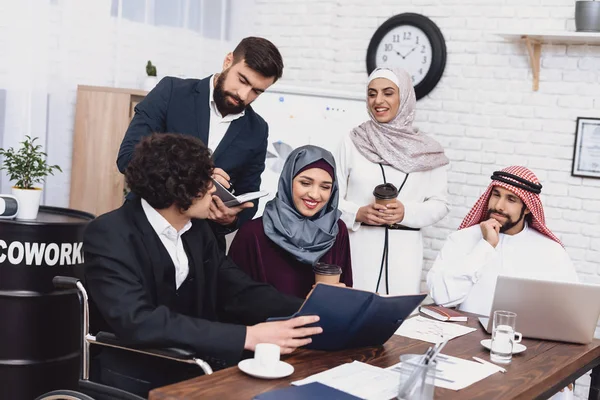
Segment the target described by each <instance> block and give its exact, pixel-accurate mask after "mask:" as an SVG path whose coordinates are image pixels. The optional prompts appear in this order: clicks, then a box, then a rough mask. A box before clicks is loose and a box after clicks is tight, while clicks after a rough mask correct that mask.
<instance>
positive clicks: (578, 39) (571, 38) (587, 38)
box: [496, 31, 600, 91]
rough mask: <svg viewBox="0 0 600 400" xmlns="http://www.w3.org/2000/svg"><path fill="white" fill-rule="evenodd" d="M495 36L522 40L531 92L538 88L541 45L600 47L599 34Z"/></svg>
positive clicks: (526, 33)
mask: <svg viewBox="0 0 600 400" xmlns="http://www.w3.org/2000/svg"><path fill="white" fill-rule="evenodd" d="M496 35H498V36H501V37H503V38H504V39H505V40H510V41H516V40H522V41H524V42H525V46H527V52H528V53H529V61H530V64H531V71H532V72H533V90H534V91H537V90H538V89H539V88H540V59H541V56H542V44H544V43H551V44H588V45H600V32H556V31H546V32H544V31H532V32H520V33H517V32H496Z"/></svg>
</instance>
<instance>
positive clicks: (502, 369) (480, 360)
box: [473, 357, 506, 374]
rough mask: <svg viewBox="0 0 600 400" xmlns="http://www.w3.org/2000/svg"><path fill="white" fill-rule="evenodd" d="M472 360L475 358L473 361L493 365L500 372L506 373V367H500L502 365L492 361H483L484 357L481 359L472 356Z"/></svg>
mask: <svg viewBox="0 0 600 400" xmlns="http://www.w3.org/2000/svg"><path fill="white" fill-rule="evenodd" d="M473 360H475V361H479V362H480V363H482V364H487V365H493V366H494V367H496V369H498V370H499V371H500V372H502V373H503V374H504V373H506V369H504V368H502V367H501V366H499V365H496V364H494V363H491V362H489V361H485V360H484V359H482V358H479V357H473Z"/></svg>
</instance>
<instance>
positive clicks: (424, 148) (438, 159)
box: [350, 68, 449, 174]
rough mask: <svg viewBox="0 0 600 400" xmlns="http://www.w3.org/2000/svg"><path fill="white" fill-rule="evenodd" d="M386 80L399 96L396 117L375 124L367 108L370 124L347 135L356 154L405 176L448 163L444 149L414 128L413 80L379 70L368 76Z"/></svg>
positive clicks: (396, 71)
mask: <svg viewBox="0 0 600 400" xmlns="http://www.w3.org/2000/svg"><path fill="white" fill-rule="evenodd" d="M377 78H385V79H388V80H390V81H391V82H393V83H394V84H395V85H396V86H397V87H398V90H399V92H400V107H398V114H397V115H396V117H395V118H394V119H393V120H391V121H389V122H385V123H381V122H378V121H377V120H376V119H375V117H374V116H373V114H372V113H371V109H370V107H369V104H368V101H367V111H368V113H369V116H370V117H371V120H370V121H366V122H363V123H362V124H360V125H359V126H357V127H356V128H354V129H353V130H352V132H351V134H350V137H351V138H352V142H353V143H354V145H355V146H356V148H357V149H358V151H359V152H360V153H361V154H362V155H363V156H365V157H366V158H367V159H368V160H369V161H371V162H375V163H381V164H384V165H390V166H392V167H394V168H395V169H397V170H400V171H402V172H404V173H407V174H409V173H411V172H418V171H429V170H432V169H434V168H438V167H441V166H443V165H446V164H448V163H449V161H448V158H447V157H446V156H445V155H444V149H443V148H442V146H441V145H440V144H439V143H438V142H437V141H436V140H434V139H432V138H430V137H429V136H427V135H425V134H423V132H420V131H418V130H416V129H415V128H413V126H412V123H413V121H414V119H415V107H416V104H417V99H416V96H415V89H414V88H413V85H412V80H411V78H410V75H409V74H408V72H406V71H405V70H403V69H394V70H390V69H387V68H378V69H376V70H375V71H373V72H372V73H371V75H370V76H369V82H368V83H367V93H368V84H369V83H371V81H372V80H374V79H377Z"/></svg>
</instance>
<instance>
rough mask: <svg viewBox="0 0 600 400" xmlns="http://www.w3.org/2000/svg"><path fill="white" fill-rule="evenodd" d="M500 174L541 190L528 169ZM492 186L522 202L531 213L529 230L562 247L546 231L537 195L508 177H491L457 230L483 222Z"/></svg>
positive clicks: (517, 169) (518, 168)
mask: <svg viewBox="0 0 600 400" xmlns="http://www.w3.org/2000/svg"><path fill="white" fill-rule="evenodd" d="M502 172H506V173H509V174H512V175H516V176H518V177H520V178H522V179H524V180H526V181H528V182H531V183H533V184H537V185H539V187H540V189H541V185H540V181H539V179H538V178H537V176H535V174H534V173H533V172H531V171H530V170H529V169H527V168H525V167H521V166H512V167H507V168H504V169H503V170H502ZM504 181H510V182H513V183H514V185H511V184H510V183H507V182H504ZM494 186H500V187H502V188H504V189H506V190H510V191H511V192H513V193H514V194H516V195H517V196H519V198H520V199H521V200H522V201H523V203H525V206H527V208H528V209H529V211H530V212H531V221H532V222H531V225H530V226H531V228H533V229H535V230H536V231H538V232H540V233H541V234H542V235H545V236H548V237H549V238H550V239H552V240H554V241H555V242H557V243H559V244H560V245H561V246H562V245H563V244H562V243H561V242H560V240H559V239H558V238H557V237H556V235H555V234H554V233H552V231H551V230H550V229H548V227H547V226H546V218H545V217H544V208H543V206H542V200H541V199H540V196H539V194H536V193H533V192H531V191H529V190H525V189H522V188H521V187H519V186H523V184H522V183H521V182H518V181H517V180H515V179H514V178H510V177H503V181H499V180H496V179H495V176H492V183H490V186H488V188H487V190H486V191H485V193H483V194H482V195H481V197H480V198H479V200H477V203H475V205H474V206H473V208H472V209H471V211H469V213H468V214H467V216H466V217H465V219H464V220H463V222H462V223H461V224H460V226H459V227H458V229H459V230H460V229H465V228H468V227H470V226H473V225H477V224H479V223H481V222H483V220H484V218H485V217H486V216H487V211H488V202H489V200H490V195H491V194H492V188H493V187H494Z"/></svg>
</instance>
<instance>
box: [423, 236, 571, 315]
mask: <svg viewBox="0 0 600 400" xmlns="http://www.w3.org/2000/svg"><path fill="white" fill-rule="evenodd" d="M499 236H500V239H499V241H498V245H496V247H495V248H494V247H492V245H490V244H489V243H488V242H487V241H486V240H485V239H483V235H482V233H481V228H480V227H479V225H474V226H471V227H469V228H466V229H462V230H459V231H456V232H454V233H452V234H451V235H450V236H449V237H448V240H447V241H446V243H445V244H444V247H443V248H442V250H441V252H440V254H439V255H438V257H437V259H436V260H435V263H434V264H433V267H432V268H431V270H430V271H429V273H428V274H427V286H428V287H429V290H430V295H431V297H432V298H433V300H434V301H435V302H436V303H437V304H442V305H445V306H455V305H459V308H460V310H463V311H467V312H472V313H475V314H480V315H490V312H491V309H492V301H493V299H494V292H495V289H496V279H497V278H498V276H499V275H505V276H513V277H519V278H528V279H540V280H551V281H560V282H577V273H576V271H575V268H574V267H573V263H572V262H571V259H570V258H569V255H568V254H567V252H566V251H565V249H564V248H563V247H562V246H561V245H560V244H558V243H557V242H555V241H553V240H552V239H550V238H548V237H547V236H544V235H542V234H541V233H539V232H538V231H536V230H535V229H531V228H530V227H529V226H527V224H525V227H524V228H523V230H522V231H521V232H519V233H518V234H516V235H506V234H503V233H500V235H499Z"/></svg>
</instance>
